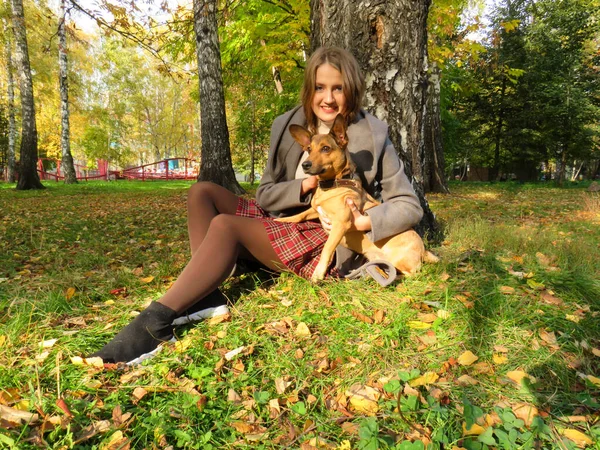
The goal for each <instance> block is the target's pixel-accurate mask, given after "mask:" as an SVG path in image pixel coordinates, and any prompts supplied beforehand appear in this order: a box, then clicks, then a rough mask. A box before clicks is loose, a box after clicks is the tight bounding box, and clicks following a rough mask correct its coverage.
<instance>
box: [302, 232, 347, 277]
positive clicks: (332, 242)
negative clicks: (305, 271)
mask: <svg viewBox="0 0 600 450" xmlns="http://www.w3.org/2000/svg"><path fill="white" fill-rule="evenodd" d="M349 229H350V221H346V222H336V223H334V224H333V226H332V228H331V231H330V232H329V237H328V238H327V241H326V242H325V245H324V246H323V251H322V252H321V259H320V260H319V264H317V267H316V268H315V271H314V272H313V275H312V278H311V280H312V281H313V282H315V283H316V282H317V281H321V280H322V279H323V278H325V274H326V273H327V268H328V267H329V264H331V260H332V259H333V255H334V253H335V249H336V248H337V246H338V245H339V243H340V241H341V240H342V238H343V237H344V235H345V234H346V232H347V231H348V230H349Z"/></svg>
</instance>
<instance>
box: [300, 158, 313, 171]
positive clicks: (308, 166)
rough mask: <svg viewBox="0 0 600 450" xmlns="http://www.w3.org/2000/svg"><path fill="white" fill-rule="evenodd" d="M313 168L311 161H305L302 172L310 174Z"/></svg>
mask: <svg viewBox="0 0 600 450" xmlns="http://www.w3.org/2000/svg"><path fill="white" fill-rule="evenodd" d="M311 167H312V162H311V161H304V162H303V163H302V170H304V172H308V171H309V170H310V168H311Z"/></svg>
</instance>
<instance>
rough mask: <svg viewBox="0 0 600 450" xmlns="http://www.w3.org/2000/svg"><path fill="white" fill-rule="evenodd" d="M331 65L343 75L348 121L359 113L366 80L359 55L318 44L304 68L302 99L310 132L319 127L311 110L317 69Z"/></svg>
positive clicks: (345, 113)
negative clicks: (324, 65) (361, 69)
mask: <svg viewBox="0 0 600 450" xmlns="http://www.w3.org/2000/svg"><path fill="white" fill-rule="evenodd" d="M323 64H329V65H330V66H332V67H334V68H335V69H337V70H339V71H340V73H341V74H342V79H343V82H344V84H343V86H342V90H343V92H344V96H345V97H346V108H345V109H346V110H345V112H344V116H346V123H347V124H349V123H351V122H352V121H353V120H354V119H355V118H356V116H357V114H358V112H359V110H360V106H361V103H362V99H363V95H364V93H365V79H364V77H363V75H362V72H361V71H360V67H359V66H358V62H357V61H356V58H354V56H352V54H351V53H350V52H348V51H347V50H344V49H343V48H339V47H319V48H318V49H317V50H316V51H315V52H314V53H313V54H312V55H311V57H310V58H309V60H308V63H307V64H306V69H304V83H303V85H302V91H301V92H300V99H301V101H302V106H303V108H304V115H305V116H306V123H307V125H308V128H309V129H310V130H311V131H313V132H314V131H315V130H316V129H317V128H318V123H319V119H318V118H317V116H316V115H315V113H314V112H313V110H312V99H313V95H314V94H315V85H316V78H317V69H318V68H319V67H320V66H322V65H323Z"/></svg>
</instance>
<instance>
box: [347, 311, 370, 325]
mask: <svg viewBox="0 0 600 450" xmlns="http://www.w3.org/2000/svg"><path fill="white" fill-rule="evenodd" d="M351 314H352V315H353V316H354V317H356V318H357V319H358V320H360V321H361V322H364V323H368V324H372V323H373V319H371V318H370V317H369V316H366V315H364V314H361V313H359V312H357V311H352V312H351Z"/></svg>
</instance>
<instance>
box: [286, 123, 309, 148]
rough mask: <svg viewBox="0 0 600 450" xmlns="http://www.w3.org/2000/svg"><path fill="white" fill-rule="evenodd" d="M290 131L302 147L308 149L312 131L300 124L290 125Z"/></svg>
mask: <svg viewBox="0 0 600 450" xmlns="http://www.w3.org/2000/svg"><path fill="white" fill-rule="evenodd" d="M290 133H291V134H292V137H293V138H294V140H295V141H296V142H297V143H298V144H300V146H301V147H302V149H304V150H306V149H307V148H308V147H309V146H310V137H311V136H310V132H309V131H308V130H307V129H306V128H304V127H301V126H300V125H296V124H292V125H290Z"/></svg>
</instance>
